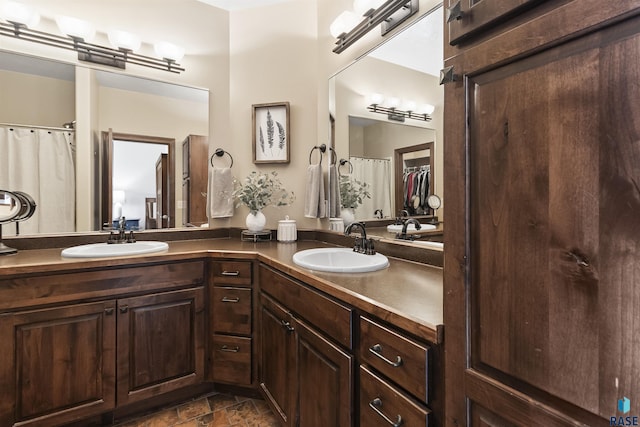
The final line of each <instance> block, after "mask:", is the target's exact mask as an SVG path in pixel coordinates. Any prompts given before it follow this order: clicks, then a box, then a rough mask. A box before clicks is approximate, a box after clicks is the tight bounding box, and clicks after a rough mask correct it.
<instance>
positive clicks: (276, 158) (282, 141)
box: [251, 102, 291, 164]
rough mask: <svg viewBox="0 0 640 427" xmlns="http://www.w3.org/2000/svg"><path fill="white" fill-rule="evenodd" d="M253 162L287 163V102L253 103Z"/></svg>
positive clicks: (288, 140)
mask: <svg viewBox="0 0 640 427" xmlns="http://www.w3.org/2000/svg"><path fill="white" fill-rule="evenodd" d="M251 118H252V120H251V122H252V125H253V131H252V144H253V146H252V151H253V163H255V164H260V163H289V153H290V145H291V144H290V142H291V140H290V138H289V134H290V132H289V103H288V102H274V103H268V104H253V105H252V113H251Z"/></svg>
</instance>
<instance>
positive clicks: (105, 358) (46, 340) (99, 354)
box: [0, 301, 116, 426]
mask: <svg viewBox="0 0 640 427" xmlns="http://www.w3.org/2000/svg"><path fill="white" fill-rule="evenodd" d="M114 307H115V302H113V301H108V302H97V303H92V304H80V305H74V306H68V307H61V308H55V309H47V310H36V311H29V312H24V313H18V314H14V315H8V316H4V317H3V318H2V326H0V335H1V340H0V341H1V342H2V346H3V350H2V354H3V360H2V362H3V363H2V365H3V366H2V367H0V381H1V382H2V384H1V387H0V389H1V391H0V396H1V398H0V425H3V426H5V425H6V426H8V425H14V423H19V424H20V425H22V426H31V425H33V426H42V425H60V424H62V423H68V422H71V421H74V420H77V419H82V418H84V417H87V416H90V415H92V414H99V413H100V412H104V411H108V410H110V409H113V408H114V407H115V351H116V350H115V345H116V316H115V312H114V310H115V308H114ZM5 355H6V356H8V357H9V359H8V360H7V359H6V358H5ZM13 402H15V405H14V406H12V403H13ZM12 409H13V410H12Z"/></svg>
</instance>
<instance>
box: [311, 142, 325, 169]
mask: <svg viewBox="0 0 640 427" xmlns="http://www.w3.org/2000/svg"><path fill="white" fill-rule="evenodd" d="M315 150H320V153H324V152H325V151H327V144H321V145H316V146H315V147H313V148H312V149H311V151H310V152H309V164H311V155H312V154H313V152H314V151H315ZM318 164H319V165H321V164H322V154H320V163H318Z"/></svg>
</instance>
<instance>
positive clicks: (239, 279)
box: [211, 261, 252, 286]
mask: <svg viewBox="0 0 640 427" xmlns="http://www.w3.org/2000/svg"><path fill="white" fill-rule="evenodd" d="M251 266H252V264H251V261H215V262H213V265H212V268H211V278H212V279H213V283H224V284H225V285H234V286H251V279H252V275H251Z"/></svg>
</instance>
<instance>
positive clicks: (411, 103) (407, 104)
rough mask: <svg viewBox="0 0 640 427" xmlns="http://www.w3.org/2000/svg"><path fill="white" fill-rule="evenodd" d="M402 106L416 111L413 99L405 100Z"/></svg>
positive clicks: (407, 109)
mask: <svg viewBox="0 0 640 427" xmlns="http://www.w3.org/2000/svg"><path fill="white" fill-rule="evenodd" d="M403 108H404V109H405V110H406V111H416V103H415V102H414V101H411V100H409V101H405V102H404V105H403Z"/></svg>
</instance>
